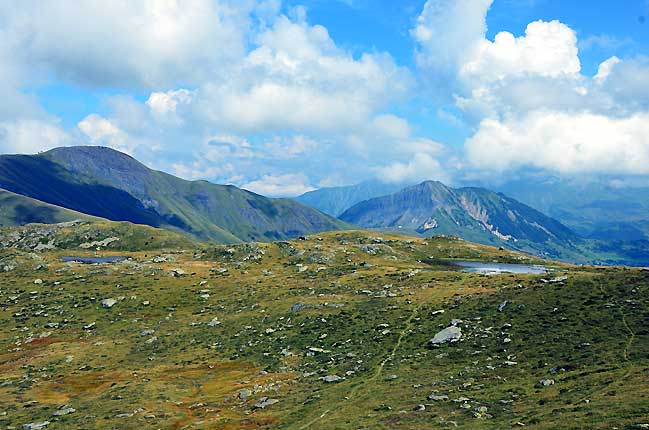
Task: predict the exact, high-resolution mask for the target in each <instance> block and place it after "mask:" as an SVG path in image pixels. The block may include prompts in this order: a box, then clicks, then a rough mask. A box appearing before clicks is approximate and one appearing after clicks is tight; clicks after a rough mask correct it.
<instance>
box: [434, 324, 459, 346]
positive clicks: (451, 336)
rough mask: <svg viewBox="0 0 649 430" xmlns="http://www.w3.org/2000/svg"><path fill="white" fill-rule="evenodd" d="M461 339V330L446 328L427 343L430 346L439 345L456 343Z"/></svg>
mask: <svg viewBox="0 0 649 430" xmlns="http://www.w3.org/2000/svg"><path fill="white" fill-rule="evenodd" d="M461 337H462V329H460V327H457V326H454V325H452V326H450V327H446V328H445V329H444V330H442V331H440V332H439V333H437V334H436V335H435V337H433V338H432V339H431V340H429V341H428V343H429V344H431V345H441V344H444V343H451V342H457V341H458V340H460V338H461Z"/></svg>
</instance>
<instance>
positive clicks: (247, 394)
mask: <svg viewBox="0 0 649 430" xmlns="http://www.w3.org/2000/svg"><path fill="white" fill-rule="evenodd" d="M250 396H252V391H251V390H249V389H247V388H244V389H242V390H239V398H240V399H241V400H246V399H248V397H250Z"/></svg>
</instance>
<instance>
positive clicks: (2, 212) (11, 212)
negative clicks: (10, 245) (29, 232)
mask: <svg viewBox="0 0 649 430" xmlns="http://www.w3.org/2000/svg"><path fill="white" fill-rule="evenodd" d="M78 219H82V220H83V219H85V220H91V219H96V218H93V217H91V216H88V215H86V214H82V213H80V212H75V211H72V210H69V209H65V208H62V207H60V206H55V205H50V204H47V203H43V202H41V201H38V200H35V199H31V198H29V197H25V196H21V195H20V194H14V193H12V192H10V191H6V190H3V189H1V188H0V227H3V226H17V225H23V224H28V223H44V224H54V223H59V222H66V221H74V220H78Z"/></svg>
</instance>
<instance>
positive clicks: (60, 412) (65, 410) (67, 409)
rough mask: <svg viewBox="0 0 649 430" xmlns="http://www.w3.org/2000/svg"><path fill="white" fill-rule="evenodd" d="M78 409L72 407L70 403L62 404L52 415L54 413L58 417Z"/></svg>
mask: <svg viewBox="0 0 649 430" xmlns="http://www.w3.org/2000/svg"><path fill="white" fill-rule="evenodd" d="M76 411H77V410H76V409H74V408H71V407H69V406H68V405H62V406H59V409H58V410H56V411H55V412H54V413H53V414H52V415H54V416H56V417H60V416H63V415H68V414H72V413H74V412H76Z"/></svg>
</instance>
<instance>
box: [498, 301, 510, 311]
mask: <svg viewBox="0 0 649 430" xmlns="http://www.w3.org/2000/svg"><path fill="white" fill-rule="evenodd" d="M508 303H509V302H508V301H507V300H505V301H504V302H502V303H501V304H500V306H498V312H502V311H503V309H505V306H507V304H508Z"/></svg>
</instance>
